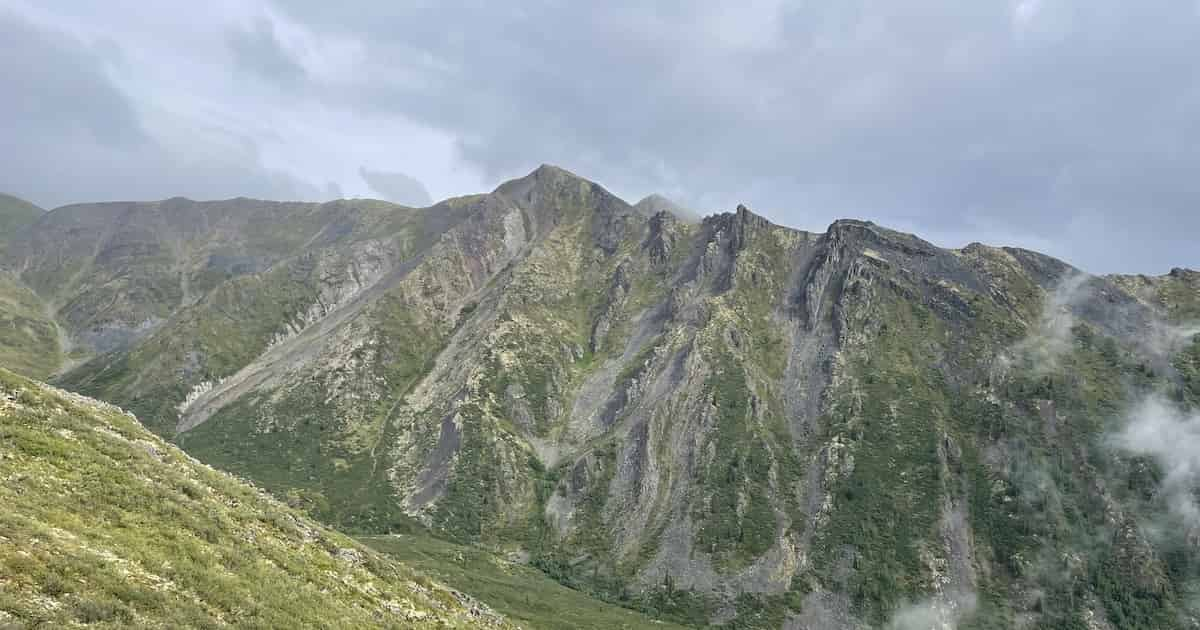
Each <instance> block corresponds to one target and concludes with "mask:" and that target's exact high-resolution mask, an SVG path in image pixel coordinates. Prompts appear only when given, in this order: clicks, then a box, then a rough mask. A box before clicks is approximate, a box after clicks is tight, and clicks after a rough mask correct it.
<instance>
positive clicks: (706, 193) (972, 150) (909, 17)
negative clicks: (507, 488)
mask: <svg viewBox="0 0 1200 630" xmlns="http://www.w3.org/2000/svg"><path fill="white" fill-rule="evenodd" d="M1198 51H1200V0H1189V1H1186V2H1184V1H1167V0H1139V1H1137V2H1129V1H1127V0H995V1H992V0H980V1H978V2H962V1H961V0H897V1H895V2H869V1H866V0H823V1H813V0H803V1H799V0H798V1H794V2H789V1H784V0H743V1H741V2H737V3H731V2H724V3H722V2H709V1H706V0H687V1H683V0H680V1H678V2H648V1H639V2H631V1H627V0H612V1H610V2H602V3H601V2H565V1H545V2H521V1H516V0H514V1H511V2H479V1H477V0H475V1H466V0H446V1H438V2H433V1H429V0H424V1H418V2H406V1H404V0H379V1H377V2H367V1H365V0H364V1H362V2H328V0H294V1H285V0H278V1H249V0H246V1H234V0H206V1H205V2H201V3H197V2H189V3H186V4H185V3H179V2H169V1H166V0H164V1H162V2H153V3H150V2H144V1H140V0H138V1H133V0H107V1H106V2H94V1H92V0H56V1H55V2H44V1H42V0H37V1H25V0H0V85H3V86H4V93H5V95H4V96H3V97H0V121H3V123H0V124H2V125H3V126H2V127H0V129H2V130H3V133H2V134H0V191H3V192H8V193H11V194H15V195H18V196H22V197H24V198H27V199H29V200H31V201H34V202H35V203H38V204H40V205H42V206H44V207H47V208H50V207H55V206H58V205H62V204H67V203H74V202H85V201H104V200H128V199H158V198H166V197H172V196H186V197H190V198H193V199H214V198H228V197H235V196H246V197H262V198H271V199H306V200H326V199H332V198H339V197H344V196H345V197H379V198H387V199H392V200H394V201H398V202H401V203H408V204H426V203H429V201H430V200H432V199H441V198H445V197H449V196H454V195H460V194H468V193H474V192H482V191H487V190H491V189H493V188H495V186H496V185H497V184H498V183H500V182H501V181H504V180H506V179H510V178H513V177H519V176H521V175H524V174H525V173H528V172H529V171H531V170H533V169H534V168H536V167H537V166H538V165H539V164H542V163H550V164H556V165H558V166H561V167H564V168H567V169H569V170H571V171H573V172H575V173H577V174H579V175H581V176H583V177H586V178H588V179H591V180H593V181H596V182H598V183H600V184H602V185H604V186H605V187H606V188H608V189H609V190H611V191H612V192H614V193H616V194H618V195H620V196H622V197H623V198H625V199H627V200H629V201H631V202H633V201H636V200H637V199H639V198H641V197H642V196H644V195H647V194H650V193H661V194H664V195H666V196H668V197H670V198H672V199H674V200H675V201H677V202H679V203H681V204H683V205H685V206H687V207H689V208H691V209H693V210H694V211H696V212H698V213H700V214H709V213H713V212H725V211H731V210H732V209H733V208H735V207H736V206H737V204H739V203H741V204H745V205H747V206H748V207H750V208H751V209H753V210H754V211H755V212H758V213H759V214H762V215H764V216H766V217H768V218H770V219H771V220H773V221H775V222H777V223H781V224H784V225H788V226H792V227H797V228H801V229H807V230H812V231H823V230H824V229H825V228H826V226H827V225H828V224H829V223H830V222H832V221H834V220H836V219H838V218H844V217H853V218H862V219H869V220H872V221H875V222H877V223H879V224H882V225H886V226H889V227H892V228H896V229H900V230H904V231H909V232H913V233H916V234H918V235H919V236H921V237H923V238H926V239H928V240H931V241H933V242H935V243H937V244H939V245H943V246H948V247H960V246H963V245H965V244H967V243H970V242H973V241H979V242H984V243H988V244H993V245H1014V246H1021V247H1027V248H1031V249H1036V250H1039V251H1043V252H1046V253H1049V254H1052V255H1055V256H1058V257H1060V258H1063V259H1064V260H1066V261H1068V262H1070V263H1072V264H1075V265H1077V266H1079V267H1081V268H1083V269H1084V270H1087V271H1091V272H1094V273H1110V272H1128V273H1154V274H1157V273H1165V272H1167V271H1168V270H1170V269H1171V268H1173V267H1191V268H1197V267H1200V247H1198V246H1197V241H1198V240H1200V239H1198V237H1200V54H1198Z"/></svg>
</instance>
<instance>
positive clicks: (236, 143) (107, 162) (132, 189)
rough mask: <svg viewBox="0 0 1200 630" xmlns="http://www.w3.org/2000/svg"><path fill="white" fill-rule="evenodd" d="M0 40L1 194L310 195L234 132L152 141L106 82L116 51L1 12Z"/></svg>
mask: <svg viewBox="0 0 1200 630" xmlns="http://www.w3.org/2000/svg"><path fill="white" fill-rule="evenodd" d="M0 41H2V42H3V51H4V53H3V54H0V84H3V85H5V86H8V88H9V90H8V93H7V95H6V97H5V98H2V99H0V120H4V121H6V125H5V139H4V148H3V149H2V150H0V190H4V191H8V192H12V193H14V194H17V195H19V196H22V197H26V198H29V199H32V200H34V201H36V202H38V203H39V204H41V205H43V206H46V207H53V206H56V205H61V204H64V203H69V202H78V201H103V200H114V199H159V198H165V197H170V196H175V195H185V196H190V197H196V198H212V197H232V196H237V195H245V196H257V197H268V198H308V197H312V196H313V194H314V190H313V189H312V188H311V187H309V186H307V185H306V184H304V183H302V182H300V181H299V180H296V179H295V178H293V177H291V176H289V175H286V174H283V173H280V172H273V171H270V170H268V169H265V168H263V167H262V166H261V165H259V164H258V161H257V155H256V151H257V147H256V146H255V144H254V142H253V141H252V140H250V139H248V138H246V137H241V136H238V135H237V134H236V133H232V132H229V131H226V130H219V129H209V130H202V129H182V130H176V131H178V133H177V134H176V137H174V138H169V137H162V136H161V135H158V134H156V133H152V131H151V129H150V128H149V127H148V125H147V120H146V115H145V113H144V112H143V111H142V110H140V109H139V108H138V107H137V103H136V101H135V100H134V97H132V96H130V95H127V94H126V93H124V92H123V91H122V90H121V89H120V88H119V87H118V86H117V84H116V83H115V82H114V81H113V80H112V79H110V78H109V76H108V74H107V71H106V66H105V63H106V61H105V59H106V58H111V57H118V58H119V56H120V53H119V49H114V46H115V45H113V44H111V43H108V44H107V45H106V46H96V47H89V46H88V45H86V44H84V43H83V42H81V41H79V40H77V39H75V38H74V37H72V36H71V35H69V34H67V33H64V32H57V31H54V30H51V29H47V28H44V27H40V26H37V25H34V24H33V23H31V22H29V21H27V20H25V19H23V18H22V17H20V16H18V15H16V14H13V13H10V12H7V11H4V10H3V9H0ZM166 122H167V123H168V124H169V123H170V121H169V120H168V121H166ZM157 131H171V130H170V129H158V130H157Z"/></svg>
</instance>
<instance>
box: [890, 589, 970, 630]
mask: <svg viewBox="0 0 1200 630" xmlns="http://www.w3.org/2000/svg"><path fill="white" fill-rule="evenodd" d="M976 603H977V601H976V597H975V594H974V593H971V592H967V593H961V594H958V595H955V596H953V597H945V596H943V597H935V598H931V599H928V600H925V601H921V602H917V603H914V604H909V605H907V606H903V607H901V608H900V610H898V611H896V613H895V614H894V615H892V618H891V620H890V621H888V623H887V625H885V626H884V628H887V629H888V630H954V629H955V628H957V627H958V623H959V621H960V620H962V618H963V617H964V616H966V615H968V614H970V613H971V612H972V611H974V610H975V606H976Z"/></svg>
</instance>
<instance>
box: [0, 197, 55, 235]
mask: <svg viewBox="0 0 1200 630" xmlns="http://www.w3.org/2000/svg"><path fill="white" fill-rule="evenodd" d="M43 214H45V211H44V210H42V209H41V208H39V207H37V206H35V205H33V204H32V203H29V202H28V201H25V200H24V199H19V198H17V197H14V196H12V195H6V194H4V193H0V242H3V241H6V240H8V239H9V237H11V236H12V235H14V234H16V233H17V232H19V231H21V230H22V229H23V228H25V227H26V226H28V225H30V224H32V223H33V222H34V221H37V220H38V218H40V217H41V216H42V215H43Z"/></svg>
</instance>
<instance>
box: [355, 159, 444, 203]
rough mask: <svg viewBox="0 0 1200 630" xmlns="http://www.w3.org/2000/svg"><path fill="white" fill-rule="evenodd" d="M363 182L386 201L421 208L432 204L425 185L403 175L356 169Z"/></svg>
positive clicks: (362, 168) (364, 168) (363, 168)
mask: <svg viewBox="0 0 1200 630" xmlns="http://www.w3.org/2000/svg"><path fill="white" fill-rule="evenodd" d="M358 174H359V175H361V176H362V178H363V181H365V182H366V183H367V185H368V186H370V187H371V190H373V191H375V192H376V193H378V194H379V195H380V196H381V197H383V198H384V199H386V200H388V201H392V202H395V203H399V204H404V205H406V206H413V207H422V206H428V205H431V204H432V203H433V199H431V198H430V197H429V191H428V190H425V185H424V184H422V183H421V182H420V181H418V180H417V179H415V178H413V177H410V176H408V175H405V174H404V173H389V172H387V171H372V170H369V169H367V168H366V167H361V168H359V169H358Z"/></svg>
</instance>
